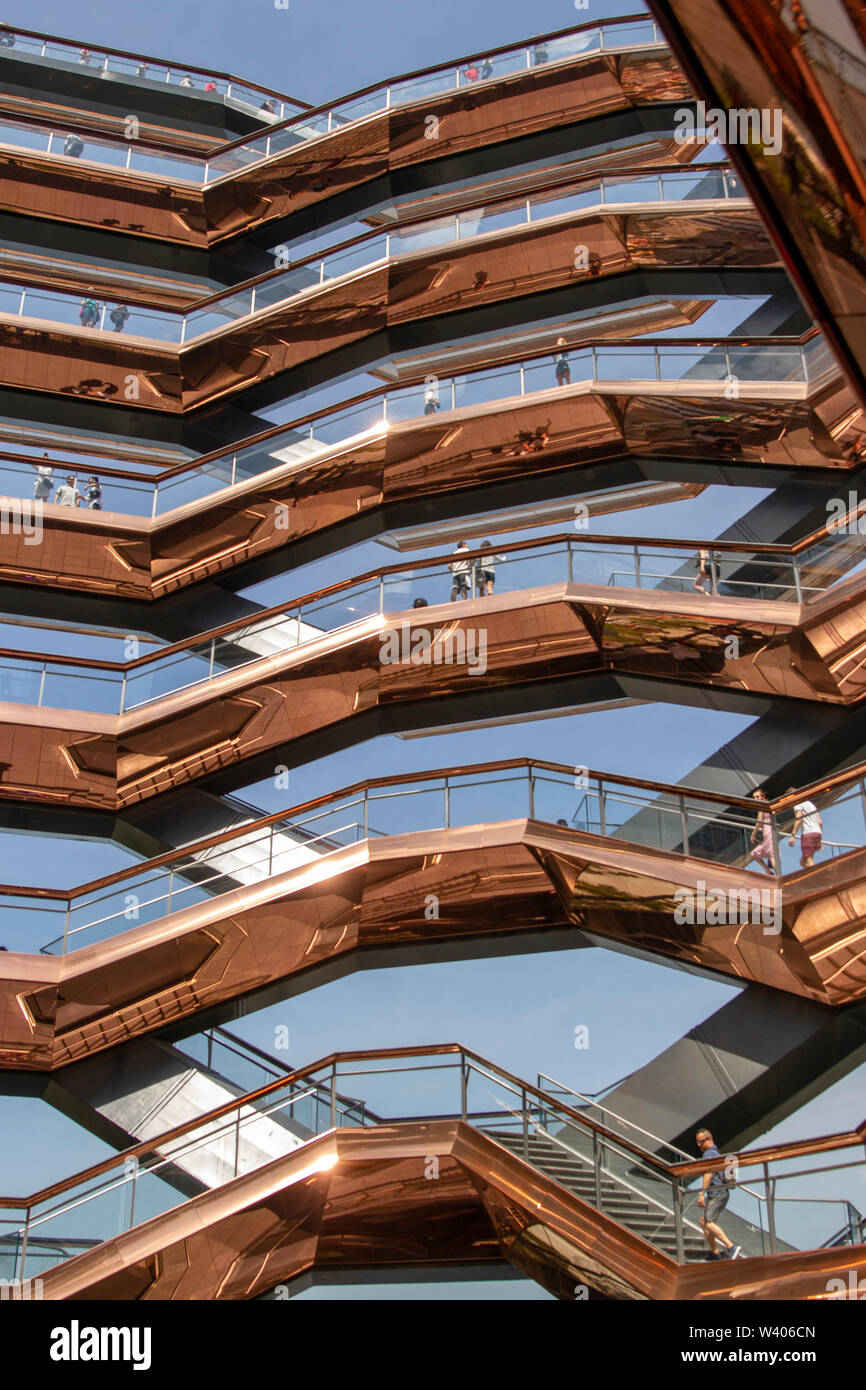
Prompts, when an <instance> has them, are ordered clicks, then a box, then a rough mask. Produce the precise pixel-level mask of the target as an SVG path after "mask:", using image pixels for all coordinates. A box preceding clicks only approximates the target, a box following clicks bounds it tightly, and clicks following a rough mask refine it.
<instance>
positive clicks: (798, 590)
mask: <svg viewBox="0 0 866 1390" xmlns="http://www.w3.org/2000/svg"><path fill="white" fill-rule="evenodd" d="M793 568H794V593H795V594H796V595H797V602H798V603H802V602H803V584H802V581H801V578H800V558H799V556H797V555H795V556H794V560H793Z"/></svg>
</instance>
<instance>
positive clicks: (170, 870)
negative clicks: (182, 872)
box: [167, 869, 174, 912]
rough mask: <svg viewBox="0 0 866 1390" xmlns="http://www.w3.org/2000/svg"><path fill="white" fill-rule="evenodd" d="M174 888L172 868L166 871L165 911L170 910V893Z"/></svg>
mask: <svg viewBox="0 0 866 1390" xmlns="http://www.w3.org/2000/svg"><path fill="white" fill-rule="evenodd" d="M173 890H174V869H169V871H168V904H167V911H168V912H171V895H172V892H173Z"/></svg>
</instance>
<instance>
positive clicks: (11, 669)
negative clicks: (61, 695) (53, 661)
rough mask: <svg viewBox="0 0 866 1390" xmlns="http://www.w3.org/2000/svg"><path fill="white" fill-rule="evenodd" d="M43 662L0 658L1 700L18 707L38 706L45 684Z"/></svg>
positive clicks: (8, 657) (9, 657)
mask: <svg viewBox="0 0 866 1390" xmlns="http://www.w3.org/2000/svg"><path fill="white" fill-rule="evenodd" d="M43 676H44V673H43V666H42V662H41V661H26V660H25V659H24V658H16V657H11V656H3V657H0V700H4V701H9V702H10V703H12V704H16V705H38V704H40V703H41V701H40V692H41V689H42V684H43Z"/></svg>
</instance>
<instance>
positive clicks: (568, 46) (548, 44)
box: [532, 26, 651, 66]
mask: <svg viewBox="0 0 866 1390" xmlns="http://www.w3.org/2000/svg"><path fill="white" fill-rule="evenodd" d="M620 27H621V26H616V27H611V28H610V30H608V31H606V32H605V34H604V36H602V30H601V29H600V28H599V29H584V30H583V32H582V33H579V34H565V35H563V37H562V38H559V39H547V40H546V41H545V42H544V43H537V44H535V45H534V47H533V49H532V58H533V61H534V65H535V66H541V64H542V63H544V62H547V63H559V62H561V61H562V60H563V59H564V58H579V57H581V55H582V54H584V53H596V52H598V50H599V49H600V48H601V47H602V43H604V46H605V47H608V45H610V46H613V47H619V46H620V38H619V33H618V30H619V28H620ZM650 28H651V26H650ZM640 42H641V43H643V42H644V40H643V39H641V40H640Z"/></svg>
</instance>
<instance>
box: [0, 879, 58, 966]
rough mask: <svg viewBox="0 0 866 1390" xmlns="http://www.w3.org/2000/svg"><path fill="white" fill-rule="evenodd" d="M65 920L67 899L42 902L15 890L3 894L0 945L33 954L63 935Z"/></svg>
mask: <svg viewBox="0 0 866 1390" xmlns="http://www.w3.org/2000/svg"><path fill="white" fill-rule="evenodd" d="M65 923H66V902H65V900H62V899H61V900H53V901H51V900H49V901H45V902H41V901H40V900H39V899H38V898H31V897H19V896H18V895H17V894H14V893H11V894H8V895H7V894H4V895H3V897H2V898H0V946H5V947H6V949H7V951H23V952H25V953H27V954H28V955H32V954H34V953H35V952H37V951H39V950H41V948H42V946H43V944H44V943H45V942H46V941H51V940H53V939H54V938H55V937H58V936H60V937H62V935H63V929H64V926H65Z"/></svg>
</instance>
